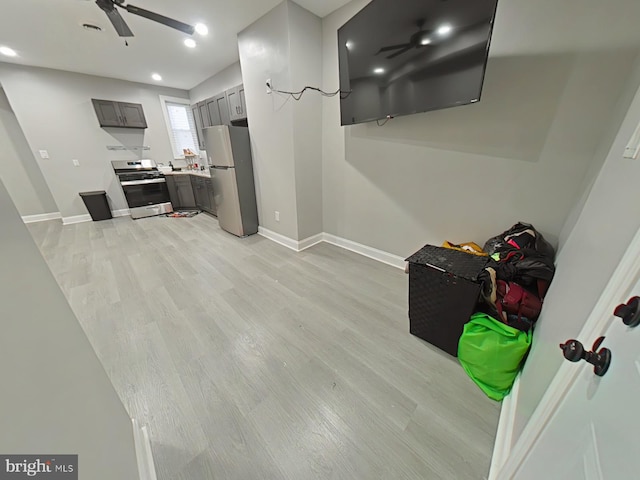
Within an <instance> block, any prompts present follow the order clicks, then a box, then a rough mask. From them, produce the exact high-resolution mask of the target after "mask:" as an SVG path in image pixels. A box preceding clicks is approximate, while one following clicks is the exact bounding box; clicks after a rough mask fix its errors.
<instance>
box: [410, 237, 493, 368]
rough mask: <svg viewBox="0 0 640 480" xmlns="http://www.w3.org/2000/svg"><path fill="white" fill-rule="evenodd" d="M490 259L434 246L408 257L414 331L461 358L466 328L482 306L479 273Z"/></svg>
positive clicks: (411, 329)
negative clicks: (461, 347) (470, 318)
mask: <svg viewBox="0 0 640 480" xmlns="http://www.w3.org/2000/svg"><path fill="white" fill-rule="evenodd" d="M487 260H488V258H487V257H480V256H478V255H471V254H469V253H464V252H460V251H457V250H451V249H449V248H442V247H435V246H433V245H426V246H424V247H423V248H421V249H420V250H419V251H418V252H416V253H414V254H413V255H412V256H410V257H409V258H407V262H409V325H410V328H409V330H410V332H411V333H412V334H413V335H415V336H416V337H419V338H421V339H423V340H426V341H427V342H429V343H431V344H433V345H435V346H436V347H438V348H440V349H441V350H444V351H445V352H447V353H449V354H451V355H453V356H454V357H457V356H458V340H459V339H460V336H461V335H462V329H463V327H464V324H465V323H467V322H468V321H469V317H471V315H472V314H473V313H474V311H475V309H476V304H477V303H478V297H479V295H480V284H479V283H478V274H480V272H481V271H482V269H483V268H484V267H485V265H486V264H487Z"/></svg>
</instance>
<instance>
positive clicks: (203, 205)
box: [165, 175, 216, 215]
mask: <svg viewBox="0 0 640 480" xmlns="http://www.w3.org/2000/svg"><path fill="white" fill-rule="evenodd" d="M165 178H166V179H167V188H168V189H169V198H170V199H171V204H172V205H173V209H174V210H180V209H195V208H197V209H200V210H203V211H205V212H208V213H211V214H212V215H216V203H215V198H214V195H213V182H212V181H211V179H210V178H207V177H201V176H199V175H167V176H166V177H165Z"/></svg>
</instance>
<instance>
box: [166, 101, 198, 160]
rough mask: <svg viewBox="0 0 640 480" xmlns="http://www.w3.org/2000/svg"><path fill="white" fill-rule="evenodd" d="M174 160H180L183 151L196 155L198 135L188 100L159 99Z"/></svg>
mask: <svg viewBox="0 0 640 480" xmlns="http://www.w3.org/2000/svg"><path fill="white" fill-rule="evenodd" d="M160 100H161V102H162V104H163V113H164V115H165V121H166V122H167V130H168V132H169V139H170V140H171V147H172V148H173V156H174V158H182V157H183V156H184V150H185V149H187V148H188V149H189V150H191V151H192V152H195V153H198V151H199V150H198V134H197V133H196V123H195V120H194V119H193V114H192V113H191V107H190V105H189V103H188V100H184V99H182V98H169V97H160Z"/></svg>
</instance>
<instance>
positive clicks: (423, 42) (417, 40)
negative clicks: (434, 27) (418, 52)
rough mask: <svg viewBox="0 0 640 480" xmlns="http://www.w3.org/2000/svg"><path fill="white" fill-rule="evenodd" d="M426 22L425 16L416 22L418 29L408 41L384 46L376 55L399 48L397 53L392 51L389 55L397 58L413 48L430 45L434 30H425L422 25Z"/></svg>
mask: <svg viewBox="0 0 640 480" xmlns="http://www.w3.org/2000/svg"><path fill="white" fill-rule="evenodd" d="M424 23H425V20H424V19H423V18H421V19H420V20H418V21H417V22H416V25H417V27H418V31H417V32H416V33H414V34H413V35H411V37H410V38H409V41H408V42H407V43H402V44H400V45H389V46H386V47H382V48H381V49H380V50H378V53H376V55H379V54H381V53H383V52H392V51H394V50H397V51H396V52H395V53H392V54H391V55H389V56H388V57H387V58H389V59H391V58H396V57H397V56H399V55H402V54H403V53H406V52H408V51H409V50H411V49H413V48H424V47H426V46H428V45H429V44H430V43H431V39H430V35H431V33H433V32H432V31H431V30H423V29H422V27H424Z"/></svg>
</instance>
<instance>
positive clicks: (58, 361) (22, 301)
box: [0, 182, 138, 480]
mask: <svg viewBox="0 0 640 480" xmlns="http://www.w3.org/2000/svg"><path fill="white" fill-rule="evenodd" d="M0 224H1V225H2V228H0V265H2V275H0V318H1V319H2V335H0V378H2V408H1V409H0V425H2V435H0V451H2V452H3V453H14V454H78V455H79V459H78V461H79V471H80V478H88V479H89V478H90V479H92V480H113V479H116V478H118V479H132V480H133V479H137V478H138V472H137V464H136V457H135V452H134V443H133V432H132V428H131V421H130V419H129V417H128V416H127V413H126V411H125V409H124V407H123V405H122V402H121V401H120V399H119V398H118V395H117V394H116V392H115V390H114V388H113V386H112V385H111V382H110V381H109V378H108V377H107V374H106V373H105V371H104V369H103V368H102V365H101V364H100V361H99V360H98V358H97V357H96V354H95V352H94V351H93V348H92V347H91V345H90V343H89V340H88V339H87V337H86V336H85V334H84V332H83V331H82V328H81V327H80V324H79V323H78V320H77V319H76V318H75V316H74V314H73V312H72V311H71V308H70V307H69V304H68V303H67V301H66V299H65V298H64V295H63V293H62V291H61V290H60V287H58V284H57V283H56V280H55V279H54V278H53V275H52V274H51V272H50V271H49V268H48V267H47V264H46V263H45V261H44V259H43V258H42V255H41V254H40V252H39V251H38V247H37V246H36V245H35V243H34V242H33V239H32V238H31V235H30V234H29V232H28V230H27V229H26V227H25V226H24V225H23V223H22V220H21V219H20V216H19V215H18V211H17V210H16V209H15V206H14V204H13V203H12V201H11V199H10V198H9V195H8V193H7V191H6V189H5V187H4V185H3V184H2V182H0Z"/></svg>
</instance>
